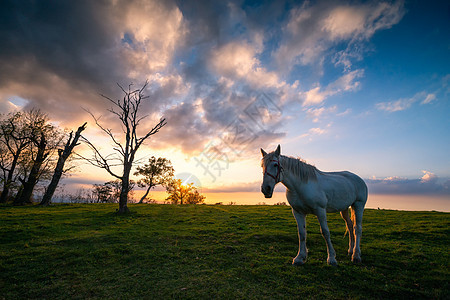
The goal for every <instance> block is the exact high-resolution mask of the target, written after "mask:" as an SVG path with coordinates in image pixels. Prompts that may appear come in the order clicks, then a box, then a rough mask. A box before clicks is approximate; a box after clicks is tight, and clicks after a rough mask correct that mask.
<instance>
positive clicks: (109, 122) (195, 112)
mask: <svg viewBox="0 0 450 300" xmlns="http://www.w3.org/2000/svg"><path fill="white" fill-rule="evenodd" d="M0 5H1V7H0V18H1V20H2V29H4V30H1V31H0V39H1V40H2V42H3V43H4V44H5V45H8V47H0V110H1V111H2V112H6V111H9V110H10V109H12V108H13V107H12V106H11V105H10V104H9V99H10V98H9V97H21V98H23V99H25V100H26V103H25V108H31V107H37V108H40V109H42V110H43V111H45V112H47V113H48V114H49V116H50V117H51V118H52V119H53V120H55V121H58V122H59V123H60V124H61V125H62V126H69V127H74V126H79V124H80V122H84V121H87V120H90V117H89V115H88V114H87V113H86V112H85V111H84V110H83V108H86V109H89V110H90V111H92V112H93V113H94V114H95V115H96V116H100V115H103V118H102V121H104V122H105V123H104V124H105V126H106V127H108V128H112V129H114V130H116V131H117V132H120V130H121V129H120V126H119V125H118V124H117V120H115V119H114V116H110V115H108V113H107V109H108V108H110V105H111V104H110V103H109V102H108V101H107V100H105V99H104V98H102V97H101V96H100V95H99V94H104V95H106V96H108V97H111V98H112V99H118V98H121V97H122V96H123V95H122V93H121V90H120V89H119V88H118V87H117V86H116V83H119V84H121V85H123V86H125V87H126V86H128V84H129V83H134V84H135V85H134V86H136V87H138V86H140V85H141V84H142V83H143V82H144V81H145V80H146V79H148V80H149V81H150V83H149V87H148V90H146V93H147V94H148V95H149V98H148V100H147V101H146V102H145V103H143V105H142V111H141V112H142V114H143V115H147V114H148V115H149V118H148V119H146V122H145V124H144V126H143V127H152V126H151V125H152V124H153V123H152V122H155V121H156V120H158V119H159V118H160V117H161V116H164V117H166V119H167V126H165V127H164V128H163V129H162V130H161V132H160V133H158V136H157V138H155V139H154V140H152V142H151V145H152V146H154V147H157V148H162V147H168V146H172V147H179V148H180V149H181V151H183V152H185V153H187V154H189V155H191V154H193V153H195V152H199V151H202V149H203V148H204V147H205V145H206V144H207V143H208V142H209V141H211V140H213V139H215V138H217V137H218V136H220V135H221V134H224V132H225V133H227V130H229V129H230V126H231V127H232V124H235V123H236V120H239V121H242V122H243V124H245V126H247V127H248V132H251V133H252V134H253V136H254V139H252V141H251V142H249V146H254V145H256V143H267V141H268V140H271V141H276V140H278V139H280V138H281V137H283V136H285V133H284V132H283V131H282V130H281V128H282V125H283V124H284V123H283V122H284V121H285V120H287V119H288V118H289V117H291V115H292V110H290V109H289V108H288V109H285V108H286V107H287V106H289V105H291V104H293V103H298V102H299V99H300V101H303V104H304V106H305V107H306V106H313V105H319V104H323V103H324V101H326V99H327V98H328V97H331V96H333V95H336V94H339V93H343V92H350V91H355V90H357V89H359V85H360V83H359V81H358V79H359V78H360V77H362V76H363V75H364V73H363V70H361V69H359V70H350V68H347V69H346V70H345V73H344V74H342V75H341V76H340V77H339V78H338V79H337V80H335V81H334V82H332V83H330V84H328V85H326V86H321V85H320V84H316V85H314V86H312V87H309V86H302V82H299V81H296V82H294V83H293V84H290V83H289V81H288V79H287V78H289V72H283V71H280V70H281V69H282V68H279V66H280V65H282V64H285V65H289V66H293V65H295V64H298V63H302V64H312V63H315V62H317V61H320V60H321V59H320V57H321V56H324V55H326V54H327V53H328V52H332V51H329V50H330V49H331V48H332V47H334V45H336V44H337V43H340V42H344V43H349V44H351V45H352V46H351V47H350V48H348V49H350V50H349V51H347V52H348V55H350V52H352V51H353V49H356V48H357V47H358V46H357V44H358V41H365V40H367V39H368V38H370V37H371V36H372V35H373V33H374V32H376V31H378V30H380V29H384V28H389V26H392V25H393V24H395V23H396V22H398V20H399V18H401V15H402V11H403V3H402V2H395V3H393V4H387V3H378V2H370V3H368V4H352V5H350V4H348V5H341V4H339V3H335V2H324V1H319V2H317V3H314V4H310V3H309V2H306V3H305V4H304V5H303V6H296V5H292V4H290V3H287V2H284V1H274V2H270V3H262V4H254V5H252V6H248V5H244V4H242V3H241V2H239V1H227V2H224V1H210V2H201V3H200V2H198V1H190V0H187V1H172V0H168V1H162V0H148V1H147V0H145V1H144V0H132V1H125V0H107V1H101V2H90V1H58V2H53V1H35V2H17V1H2V2H1V4H0ZM286 8H289V9H290V10H289V11H287V10H286ZM348 16H351V17H352V18H351V20H350V22H344V20H345V19H346V18H348ZM358 45H359V44H358ZM349 57H350V56H349ZM261 95H271V96H270V101H269V102H266V103H260V102H258V101H259V100H258V99H261ZM427 101H428V102H430V101H433V99H432V98H428V100H427ZM428 102H427V103H428ZM255 103H256V104H255ZM267 103H269V105H266V104H267ZM270 103H271V104H270ZM254 104H255V105H254ZM252 105H253V106H252ZM308 108H309V107H308ZM328 110H329V109H328ZM290 113H291V115H289V114H290ZM308 113H309V114H311V115H314V114H316V116H315V120H316V119H317V120H318V118H320V116H321V115H322V116H323V114H326V112H322V113H319V111H310V112H308ZM233 122H235V123H233ZM92 127H94V126H90V127H89V128H92ZM315 128H319V127H318V126H315ZM92 130H93V129H92ZM322 130H325V129H322ZM319 133H320V132H319V131H318V129H317V130H316V132H313V131H311V132H309V133H308V134H313V135H314V134H319Z"/></svg>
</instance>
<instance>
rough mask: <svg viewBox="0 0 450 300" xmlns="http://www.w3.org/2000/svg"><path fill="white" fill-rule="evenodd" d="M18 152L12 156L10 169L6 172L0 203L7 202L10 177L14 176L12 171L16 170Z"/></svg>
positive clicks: (10, 182)
mask: <svg viewBox="0 0 450 300" xmlns="http://www.w3.org/2000/svg"><path fill="white" fill-rule="evenodd" d="M19 156H20V152H18V153H16V155H14V158H13V161H12V163H11V168H10V169H9V171H8V177H7V178H6V181H5V183H4V184H3V191H2V194H1V195H0V203H5V202H6V201H7V200H8V194H9V189H10V187H11V184H12V177H13V175H14V171H15V169H16V165H17V161H18V160H19Z"/></svg>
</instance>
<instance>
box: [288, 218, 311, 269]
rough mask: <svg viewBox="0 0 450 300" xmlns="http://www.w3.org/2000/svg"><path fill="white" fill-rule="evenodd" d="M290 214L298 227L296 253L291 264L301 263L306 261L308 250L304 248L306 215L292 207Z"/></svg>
mask: <svg viewBox="0 0 450 300" xmlns="http://www.w3.org/2000/svg"><path fill="white" fill-rule="evenodd" d="M292 214H293V215H294V218H295V220H296V221H297V229H298V253H297V256H296V257H295V258H294V259H293V260H292V264H293V265H303V264H304V263H305V262H306V257H307V255H308V252H307V250H306V216H305V215H304V214H302V213H299V212H297V211H295V209H292Z"/></svg>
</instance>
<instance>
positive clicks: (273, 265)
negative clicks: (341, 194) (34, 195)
mask: <svg viewBox="0 0 450 300" xmlns="http://www.w3.org/2000/svg"><path fill="white" fill-rule="evenodd" d="M115 209H116V205H106V204H101V205H95V204H91V205H81V204H80V205H55V206H52V207H48V208H42V207H36V206H28V207H10V206H0V298H5V299H19V298H39V299H41V298H46V299H66V298H70V299H86V298H111V299H118V298H121V299H124V298H128V299H130V298H146V299H148V298H157V299H168V298H191V299H209V298H224V299H236V298H246V299H263V298H270V299H282V298H304V297H306V298H315V299H322V298H337V299H343V298H353V299H368V298H379V299H391V298H408V299H413V298H414V299H416V298H433V299H436V298H446V297H448V296H449V295H450V293H449V282H450V276H449V275H450V272H449V262H450V259H449V258H450V257H449V252H450V251H449V250H450V249H449V245H450V242H449V237H450V232H449V228H450V227H449V221H450V218H449V216H450V215H449V214H448V213H438V212H401V211H388V210H366V211H365V216H364V221H363V239H362V244H361V249H362V259H363V263H362V264H361V265H353V264H352V263H351V262H350V258H349V257H348V256H347V246H348V237H345V238H344V237H343V235H344V232H345V226H344V222H343V220H342V219H340V216H339V215H338V214H329V215H328V219H329V227H330V230H331V235H332V240H333V243H334V246H335V249H336V252H337V260H338V263H339V266H338V267H330V266H328V265H327V264H326V248H325V242H324V240H323V238H322V236H321V235H320V231H319V225H318V222H317V220H316V218H315V217H314V216H308V218H307V230H308V238H307V244H308V249H309V256H308V261H307V263H306V264H305V265H304V266H300V267H294V266H292V265H291V261H292V257H293V256H295V255H296V254H297V250H298V240H297V231H296V224H295V220H294V218H293V217H292V214H291V211H290V208H289V207H283V206H209V205H192V206H174V205H130V209H131V211H132V213H131V214H129V215H126V216H117V215H116V214H114V213H113V212H114V211H115Z"/></svg>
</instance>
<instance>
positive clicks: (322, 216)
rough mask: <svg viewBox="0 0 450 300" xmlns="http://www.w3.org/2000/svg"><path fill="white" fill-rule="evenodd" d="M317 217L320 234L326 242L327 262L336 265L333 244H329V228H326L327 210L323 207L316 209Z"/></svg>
mask: <svg viewBox="0 0 450 300" xmlns="http://www.w3.org/2000/svg"><path fill="white" fill-rule="evenodd" d="M317 219H318V220H319V223H320V232H321V233H322V236H323V238H324V239H325V242H326V243H327V252H328V259H327V263H328V264H329V265H332V266H337V261H336V252H335V251H334V248H333V245H332V244H331V237H330V230H329V229H328V224H327V212H326V210H325V209H320V210H318V211H317Z"/></svg>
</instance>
